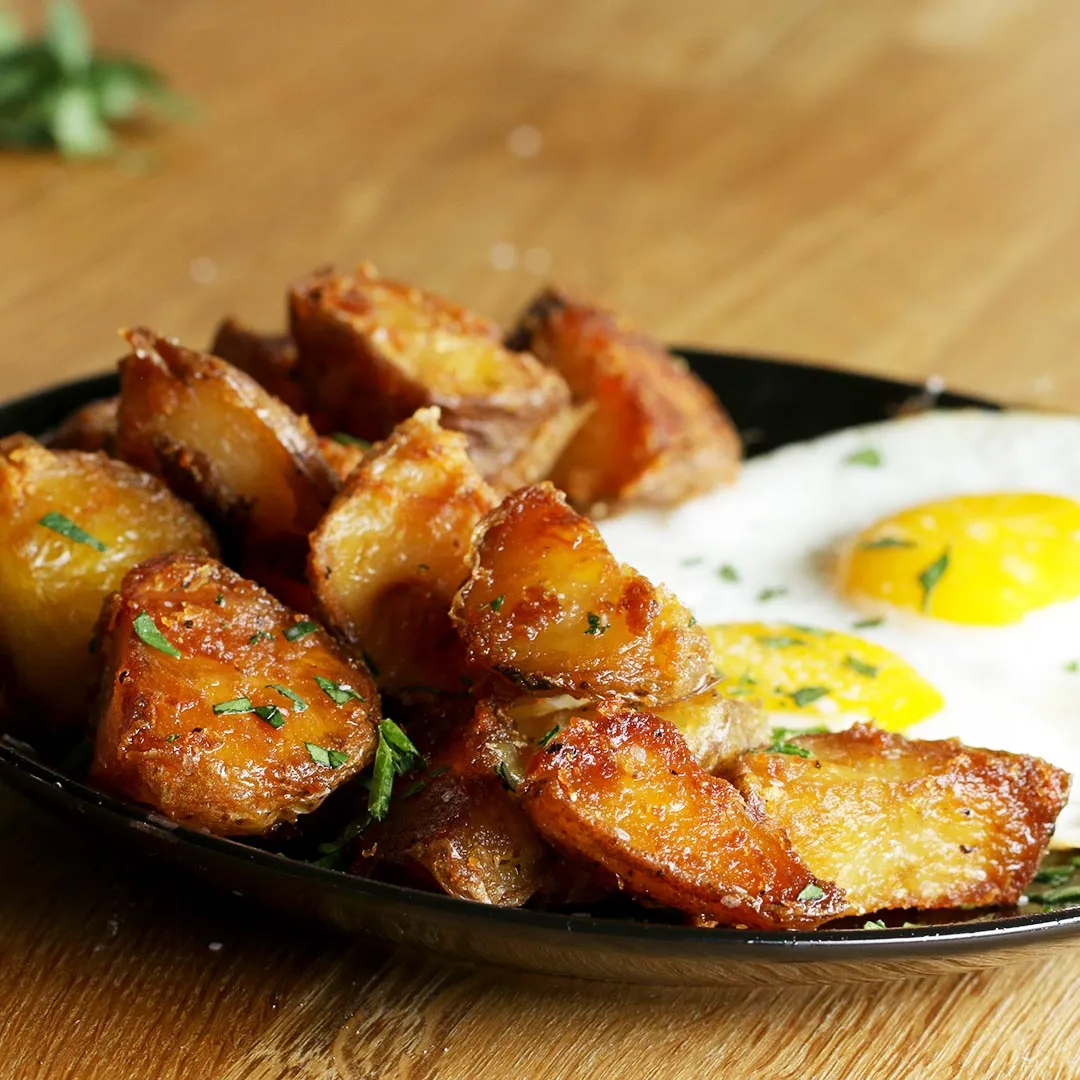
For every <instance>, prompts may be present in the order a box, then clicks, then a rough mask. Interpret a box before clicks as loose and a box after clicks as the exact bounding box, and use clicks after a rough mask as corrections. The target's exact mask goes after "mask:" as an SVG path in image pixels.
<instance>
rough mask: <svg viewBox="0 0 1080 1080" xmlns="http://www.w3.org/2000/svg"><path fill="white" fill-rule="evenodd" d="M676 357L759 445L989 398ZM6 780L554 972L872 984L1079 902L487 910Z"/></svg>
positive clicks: (71, 404) (474, 949) (499, 957)
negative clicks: (732, 926) (878, 913)
mask: <svg viewBox="0 0 1080 1080" xmlns="http://www.w3.org/2000/svg"><path fill="white" fill-rule="evenodd" d="M683 355H685V356H686V357H687V359H688V360H689V361H690V363H691V364H692V366H693V367H694V369H695V370H696V371H698V372H699V373H700V374H701V375H702V377H703V378H704V379H705V380H706V381H707V382H709V384H710V385H711V386H712V387H713V388H714V389H715V390H716V391H717V393H718V394H719V396H720V397H721V399H722V400H723V401H724V403H725V405H726V406H727V407H728V409H729V410H730V412H731V414H732V416H733V417H734V419H735V422H736V423H737V424H738V426H739V428H740V430H742V431H743V432H744V434H745V435H746V437H747V442H748V450H749V452H750V453H761V452H763V451H765V450H769V449H773V448H775V447H777V446H781V445H783V444H784V443H789V442H794V441H796V440H801V439H808V438H813V437H814V436H817V435H824V434H826V433H828V432H830V431H835V430H837V429H838V428H843V427H849V426H851V425H853V424H864V423H870V422H873V421H877V420H884V419H886V418H888V417H891V416H894V415H896V414H897V413H898V412H901V411H904V410H906V409H908V408H911V407H912V406H913V405H914V406H916V407H918V406H924V407H925V406H926V405H927V404H933V405H934V406H935V407H939V408H957V407H976V408H994V407H995V406H994V405H993V404H992V403H990V402H986V401H980V400H978V399H974V398H967V397H961V396H958V395H953V394H944V395H941V396H940V397H937V398H935V399H933V401H932V402H929V401H928V400H927V397H928V396H927V394H926V392H925V390H924V388H923V387H921V386H915V385H912V384H909V383H902V382H894V381H890V380H885V379H877V378H871V377H869V376H865V375H858V374H854V373H851V372H844V371H836V370H831V369H828V368H822V367H815V366H812V365H807V364H796V363H786V362H781V361H773V360H764V359H755V358H752V357H741V356H727V355H723V354H719V353H711V352H704V351H700V350H683ZM115 390H116V378H115V376H111V375H107V376H99V377H96V378H92V379H86V380H83V381H82V382H77V383H71V384H68V385H65V386H60V387H56V388H54V389H51V390H46V391H43V392H42V393H39V394H34V395H32V396H30V397H26V398H22V399H21V400H18V401H14V402H11V403H10V404H8V405H6V406H0V436H2V435H7V434H10V433H12V432H15V431H29V432H32V433H36V432H43V431H45V430H47V429H48V428H49V427H51V426H52V425H54V424H56V423H57V422H59V421H60V420H61V419H62V418H63V417H64V416H65V415H66V414H67V413H68V412H70V411H71V410H72V409H74V408H76V407H78V406H79V405H81V404H83V403H85V402H87V401H90V400H92V399H93V398H95V397H102V396H105V395H108V394H112V393H114V392H115ZM0 778H2V779H3V780H6V781H7V782H8V783H9V784H11V785H12V786H13V787H16V788H18V789H19V790H20V791H22V792H24V793H25V794H26V795H28V796H30V797H31V798H33V799H36V800H38V801H39V802H41V803H42V804H44V805H45V806H48V807H51V808H53V809H54V810H56V811H59V812H61V813H63V814H66V815H68V816H70V817H74V818H76V819H81V820H83V821H85V822H86V823H87V824H90V825H92V826H94V827H96V828H98V829H99V830H102V831H103V832H105V833H107V834H108V835H110V836H111V837H113V838H114V839H117V840H120V841H123V842H128V843H131V844H134V845H135V846H136V847H138V848H139V849H141V851H142V852H143V853H144V854H145V855H146V856H147V857H149V858H152V859H155V860H158V861H160V862H161V863H164V864H166V865H169V866H173V867H176V868H177V869H180V870H182V871H183V872H185V873H187V874H189V875H192V876H194V877H196V878H198V879H200V880H202V881H203V882H205V883H206V884H208V885H210V886H212V887H214V888H217V889H222V890H229V891H232V892H234V893H237V894H242V895H243V896H245V897H249V898H250V899H252V900H254V901H256V902H258V903H260V904H266V905H269V906H271V907H275V908H278V909H279V910H281V911H283V912H286V913H289V914H290V915H292V916H295V917H299V918H301V919H304V920H305V921H310V920H311V919H313V918H314V919H317V920H320V921H322V922H325V923H328V924H330V925H332V926H336V927H338V928H340V929H342V930H344V931H346V932H347V933H352V934H369V935H373V936H375V937H378V938H381V939H383V940H386V941H390V942H394V943H399V944H404V945H409V946H415V947H420V948H423V949H428V950H434V951H436V952H439V953H443V954H445V955H448V956H453V957H457V958H461V959H467V960H482V961H488V962H492V963H496V964H500V965H504V966H506V967H512V968H518V969H522V970H527V971H535V972H544V973H548V974H553V975H571V976H582V977H586V978H592V979H607V980H615V981H620V982H645V983H665V984H683V985H708V984H723V983H744V984H762V983H790V982H796V981H798V982H818V981H821V982H835V981H839V980H849V981H868V980H877V979H881V978H888V977H897V976H905V975H915V974H930V973H937V972H945V971H954V970H957V969H970V968H975V967H987V966H991V965H995V964H999V963H1002V962H1004V961H1006V960H1008V959H1011V958H1017V957H1025V958H1026V957H1031V956H1033V955H1036V954H1038V953H1039V952H1042V951H1046V950H1048V949H1052V948H1055V947H1058V946H1059V945H1061V944H1062V943H1063V941H1064V940H1065V939H1067V938H1069V937H1071V936H1072V935H1075V934H1077V933H1078V932H1080V910H1076V909H1073V910H1071V911H1056V912H1055V911H1050V912H1040V913H1037V914H1030V915H1012V916H1002V917H990V918H987V917H986V916H985V915H984V916H983V917H975V918H972V917H971V916H966V917H965V916H964V915H963V914H960V913H956V914H954V915H951V916H947V918H952V919H953V920H954V921H951V922H939V923H937V924H936V925H922V926H918V927H914V928H908V929H904V928H895V929H885V930H865V929H849V930H820V931H816V932H813V933H797V932H783V933H761V932H756V931H755V932H750V931H737V930H699V929H692V928H688V927H681V926H666V925H659V924H652V925H646V924H643V923H639V922H632V921H629V920H616V919H598V918H591V917H585V916H565V915H557V914H550V913H546V912H534V911H522V910H507V909H500V908H491V907H487V906H485V905H481V904H473V903H468V902H465V901H460V900H452V899H450V898H449V897H445V896H436V895H433V894H430V893H425V892H420V891H418V890H415V889H408V888H403V887H400V886H396V885H387V884H383V883H380V882H373V881H366V880H363V879H360V878H354V877H350V876H348V875H345V874H340V873H337V872H335V871H331V870H323V869H320V868H319V867H316V866H312V865H309V864H307V863H302V862H297V861H294V860H292V859H288V858H286V857H284V856H281V855H275V854H271V853H269V852H265V851H261V850H257V849H255V848H251V847H247V846H245V845H243V844H240V843H236V842H234V841H231V840H222V839H218V838H216V837H212V836H204V835H202V834H201V833H195V832H191V831H189V830H187V829H183V828H180V827H178V826H176V825H174V824H172V823H171V822H169V821H166V820H165V819H163V818H161V817H159V816H158V815H156V814H151V813H147V812H145V811H143V810H140V809H137V808H135V807H132V806H128V805H126V804H124V803H121V802H118V801H116V800H114V799H111V798H108V797H107V796H104V795H101V794H99V793H98V792H96V791H93V790H92V789H90V788H87V787H85V786H84V785H83V784H80V783H77V782H75V781H73V780H70V779H68V778H67V777H65V776H64V775H62V774H61V773H59V772H57V771H56V770H55V769H53V768H50V767H49V766H47V765H44V764H42V763H41V762H39V761H38V760H36V758H35V756H34V754H33V752H32V751H31V750H30V749H29V748H28V747H25V746H20V745H19V744H17V743H15V742H13V741H11V740H7V739H0ZM965 918H966V921H963V920H964V919H965Z"/></svg>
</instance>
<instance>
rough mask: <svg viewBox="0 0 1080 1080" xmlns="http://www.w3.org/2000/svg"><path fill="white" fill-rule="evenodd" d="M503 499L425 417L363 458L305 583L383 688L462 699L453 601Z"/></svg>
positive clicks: (433, 419)
mask: <svg viewBox="0 0 1080 1080" xmlns="http://www.w3.org/2000/svg"><path fill="white" fill-rule="evenodd" d="M496 502H497V498H496V496H495V493H494V492H493V491H492V490H491V488H490V487H489V486H488V485H487V484H486V483H485V482H484V480H483V479H482V477H481V476H480V474H479V473H478V472H477V471H476V468H475V466H474V465H473V463H472V462H471V461H470V459H469V457H468V455H467V453H466V452H465V438H464V436H462V435H461V434H459V433H458V432H456V431H443V430H442V428H440V427H439V411H438V409H421V410H419V411H418V412H417V414H416V415H415V416H413V417H410V418H409V419H408V420H405V421H404V422H403V423H401V424H399V425H398V426H397V428H395V430H394V432H393V434H392V435H391V436H390V438H388V439H387V440H386V441H385V442H382V443H380V444H379V445H378V446H376V447H374V448H373V449H372V450H370V451H368V453H367V456H366V457H365V458H364V460H363V462H362V464H361V465H360V466H359V467H358V468H357V469H356V470H355V471H354V472H353V473H352V474H351V475H350V477H349V480H348V482H347V484H346V485H345V488H344V489H343V490H342V491H341V493H340V494H339V495H338V497H337V498H336V499H335V500H334V503H333V505H332V506H331V507H330V510H329V512H328V513H327V514H326V516H325V517H324V518H323V520H322V522H321V523H320V525H319V527H318V529H317V530H316V531H315V532H314V533H312V536H311V556H310V561H309V568H308V578H309V581H310V582H311V587H312V590H313V592H314V594H315V598H316V602H317V604H318V607H319V610H320V612H321V613H322V615H323V617H324V618H325V620H326V623H327V625H328V626H330V627H332V628H333V630H334V631H335V632H336V633H337V634H338V635H339V636H340V637H341V639H342V640H343V641H345V642H347V643H348V644H349V646H350V648H352V649H353V650H354V652H355V653H356V655H366V656H369V657H370V658H371V660H372V661H373V664H374V666H373V669H372V670H373V671H374V672H376V679H377V680H378V682H379V686H380V687H382V688H383V689H384V690H386V691H387V692H391V691H394V692H401V691H408V689H409V688H410V687H416V686H422V687H430V688H434V689H436V690H442V691H450V692H460V691H461V690H462V689H463V685H464V684H463V682H462V677H463V676H464V674H465V655H464V654H465V649H464V646H463V644H462V642H461V640H460V638H459V637H458V635H457V633H456V632H455V631H454V627H453V625H452V624H451V622H450V603H451V601H452V600H453V597H454V593H455V591H456V590H457V587H458V586H459V585H460V584H461V582H462V581H463V580H464V578H465V577H466V576H467V574H468V565H467V562H466V557H467V554H468V549H469V541H470V538H471V537H472V533H473V529H474V528H475V527H476V524H477V523H478V522H479V521H480V519H481V518H482V517H483V516H484V514H485V513H487V511H489V510H490V509H491V508H492V507H494V506H495V504H496Z"/></svg>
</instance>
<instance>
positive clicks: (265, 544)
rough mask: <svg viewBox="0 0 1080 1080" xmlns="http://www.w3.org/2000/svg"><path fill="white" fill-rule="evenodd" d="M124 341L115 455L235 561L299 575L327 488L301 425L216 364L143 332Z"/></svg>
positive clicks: (332, 481)
mask: <svg viewBox="0 0 1080 1080" xmlns="http://www.w3.org/2000/svg"><path fill="white" fill-rule="evenodd" d="M125 336H126V338H127V340H128V341H129V342H130V344H131V347H132V351H131V353H130V354H129V355H128V356H126V357H124V359H122V360H121V361H120V379H121V391H120V412H119V421H120V426H119V435H118V438H117V452H118V454H119V456H120V457H122V458H123V459H124V460H125V461H129V462H131V463H132V464H133V465H136V466H138V467H139V468H141V469H145V470H146V471H147V472H149V473H152V474H154V475H155V476H160V477H161V478H162V479H164V480H165V482H166V483H167V484H169V486H170V487H171V488H172V489H173V490H174V491H176V492H177V493H178V494H179V495H181V496H182V497H184V498H186V499H189V500H190V501H191V502H192V503H194V504H195V506H196V507H197V508H198V509H200V510H201V511H202V512H203V513H204V514H206V516H207V517H208V518H209V519H210V520H211V521H212V522H213V523H214V524H215V525H216V526H217V527H218V529H219V531H220V533H221V535H222V538H223V541H225V542H226V546H227V547H230V546H231V548H232V549H234V550H236V551H238V552H239V553H240V554H239V557H240V559H241V562H245V563H246V556H247V553H248V552H257V555H258V558H259V562H260V563H267V562H270V563H273V564H274V565H277V566H280V567H281V568H283V569H284V570H286V572H289V573H291V575H292V576H295V577H298V578H302V577H303V567H304V561H305V559H306V555H307V536H308V533H309V532H310V531H311V530H312V529H313V528H315V526H316V525H317V524H318V522H319V519H320V518H321V517H322V515H323V513H324V512H325V511H326V508H327V507H328V506H329V505H330V501H331V499H332V498H333V496H334V494H335V492H336V490H337V479H336V477H335V476H334V475H333V473H332V472H331V470H330V467H329V465H327V463H326V460H325V459H324V458H323V456H322V452H321V451H320V450H319V446H318V442H317V441H316V437H315V433H314V431H312V429H311V426H310V425H309V424H308V422H307V421H306V420H305V419H304V418H303V417H300V416H297V415H296V414H295V413H294V412H293V411H292V410H291V409H290V408H289V407H288V406H287V405H285V404H283V403H282V402H281V401H279V400H278V399H277V398H275V397H273V396H272V395H271V394H269V393H267V391H266V390H264V389H263V388H262V387H261V386H259V384H258V383H257V382H255V380H254V379H252V378H251V377H250V376H249V375H246V374H244V372H242V371H240V370H238V369H237V368H235V367H233V366H232V365H231V364H228V363H226V362H225V361H224V360H219V359H218V358H217V357H213V356H207V355H205V354H204V353H198V352H195V351H193V350H191V349H186V348H184V347H182V346H181V345H179V344H178V343H177V342H176V341H174V340H171V339H169V338H164V337H159V336H158V335H156V334H154V333H153V332H152V331H150V330H147V329H145V328H136V329H134V330H128V331H126V334H125Z"/></svg>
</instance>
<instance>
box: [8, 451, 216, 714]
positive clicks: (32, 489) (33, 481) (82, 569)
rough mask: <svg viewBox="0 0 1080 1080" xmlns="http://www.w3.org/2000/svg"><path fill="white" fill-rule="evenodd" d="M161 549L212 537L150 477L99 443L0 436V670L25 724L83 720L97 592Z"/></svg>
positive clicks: (195, 545) (208, 548)
mask: <svg viewBox="0 0 1080 1080" xmlns="http://www.w3.org/2000/svg"><path fill="white" fill-rule="evenodd" d="M171 551H190V552H209V553H216V551H217V542H216V540H215V539H214V534H213V533H212V532H211V531H210V527H209V526H208V525H207V524H206V522H205V521H203V519H202V518H201V517H199V515H198V514H197V513H196V512H195V511H194V510H193V509H192V508H191V507H190V506H188V505H187V503H184V502H181V501H180V500H179V499H178V498H177V497H176V496H175V495H173V494H172V492H170V491H169V490H168V488H166V487H165V485H164V484H162V483H161V482H160V481H159V480H156V479H155V478H154V477H152V476H147V475H146V473H142V472H139V471H138V470H137V469H133V468H132V467H131V466H130V465H127V464H125V463H124V462H122V461H113V460H112V459H110V458H107V457H106V456H105V455H104V454H87V453H82V452H80V451H75V450H56V451H54V450H47V449H46V448H45V447H43V446H41V445H40V444H38V443H37V442H35V441H34V440H33V439H31V438H30V437H29V436H25V435H16V436H12V437H11V438H8V439H4V440H2V441H0V670H2V672H3V682H4V684H5V687H6V690H5V692H6V694H7V695H8V696H9V697H10V699H11V700H10V704H11V709H12V712H13V714H15V715H16V716H19V715H22V716H23V717H24V718H25V720H26V722H27V723H28V724H29V725H31V731H30V732H28V733H29V734H32V733H33V730H37V731H38V732H39V733H40V731H41V730H42V729H49V728H68V729H77V728H85V727H86V726H87V725H88V722H89V710H90V705H91V702H92V700H93V695H94V690H95V688H96V685H97V678H98V672H99V671H100V660H101V658H100V656H97V655H95V654H94V653H93V651H92V649H93V646H92V645H91V638H92V635H93V632H94V624H95V622H96V621H97V617H98V614H99V613H100V611H101V604H102V601H103V600H104V599H105V597H106V596H108V595H109V593H110V592H112V591H113V590H114V589H116V588H117V587H118V586H119V585H120V582H121V580H122V579H123V577H124V574H125V573H127V571H128V570H130V569H131V567H133V566H135V565H136V564H137V563H140V562H142V561H143V560H144V559H147V558H149V557H150V556H152V555H160V554H162V553H165V552H171Z"/></svg>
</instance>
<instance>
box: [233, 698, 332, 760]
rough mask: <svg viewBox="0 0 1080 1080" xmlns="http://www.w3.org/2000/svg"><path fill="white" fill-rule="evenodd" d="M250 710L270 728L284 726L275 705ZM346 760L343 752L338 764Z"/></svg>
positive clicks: (283, 719)
mask: <svg viewBox="0 0 1080 1080" xmlns="http://www.w3.org/2000/svg"><path fill="white" fill-rule="evenodd" d="M251 711H252V712H253V713H254V714H255V715H256V716H257V717H258V718H259V719H260V720H265V721H266V722H267V723H268V724H269V725H270V726H271V727H272V728H282V727H284V726H285V717H284V715H283V714H282V712H281V710H280V709H279V708H278V707H277V706H276V705H256V706H255V708H254V709H252V710H251ZM309 752H310V751H309ZM328 753H330V754H333V753H336V751H334V750H330V751H328ZM347 760H348V759H347V758H346V757H345V755H344V754H343V755H342V761H341V762H340V764H344V763H345V761H347Z"/></svg>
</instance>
